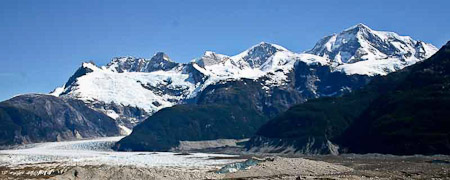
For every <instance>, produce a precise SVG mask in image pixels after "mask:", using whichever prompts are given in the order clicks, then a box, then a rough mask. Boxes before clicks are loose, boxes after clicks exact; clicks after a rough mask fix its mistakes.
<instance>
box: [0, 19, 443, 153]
mask: <svg viewBox="0 0 450 180" xmlns="http://www.w3.org/2000/svg"><path fill="white" fill-rule="evenodd" d="M436 51H437V48H435V47H434V46H433V45H431V44H428V43H425V42H422V41H416V40H413V39H412V38H410V37H408V36H400V35H398V34H396V33H393V32H384V31H375V30H372V29H371V28H369V27H367V26H366V25H363V24H358V25H355V26H353V27H350V28H348V29H346V30H344V31H343V32H340V33H338V34H334V35H331V36H327V37H324V38H323V39H321V40H320V41H319V42H318V43H317V44H316V45H315V46H314V47H313V49H311V50H309V51H305V52H303V53H295V52H292V51H289V50H288V49H286V48H284V47H282V46H280V45H276V44H271V43H266V42H262V43H259V44H257V45H255V46H252V47H251V48H249V49H247V50H245V51H243V52H241V53H239V54H237V55H234V56H227V55H223V54H218V53H215V52H211V51H206V52H205V53H204V55H203V56H201V57H199V58H197V59H194V60H192V61H190V62H188V63H177V62H175V61H173V60H171V59H170V58H169V56H168V55H166V54H165V53H163V52H158V53H156V54H155V55H154V56H153V57H152V58H150V59H145V58H136V57H117V58H113V59H112V61H111V62H110V63H108V64H106V65H104V66H97V65H95V64H94V63H93V62H85V63H82V65H81V67H79V68H78V70H76V71H75V73H74V74H73V75H72V76H71V77H70V78H69V80H68V81H67V82H66V83H65V84H64V85H63V86H61V87H58V88H56V89H55V90H54V91H53V92H51V93H50V94H51V95H52V96H53V97H49V96H45V95H39V96H40V98H44V99H45V98H51V99H54V98H56V99H59V100H61V101H72V100H73V101H76V102H82V104H83V105H85V106H86V107H87V108H88V109H89V110H87V111H89V112H90V111H91V110H93V111H95V112H99V113H100V114H104V115H106V116H107V118H106V119H108V118H109V119H113V120H114V121H113V122H114V123H115V126H116V129H119V130H118V131H111V132H112V133H113V134H129V133H130V132H131V129H133V128H134V129H133V132H132V134H131V135H130V136H128V137H127V138H125V139H124V140H122V141H121V142H119V143H118V144H117V145H116V149H120V150H149V149H151V150H168V149H170V148H172V147H174V146H177V144H178V143H179V141H180V140H209V139H217V138H235V139H237V138H248V137H251V136H253V135H254V133H256V132H257V131H258V128H259V127H260V126H262V125H263V124H264V123H266V122H267V121H268V120H269V119H271V118H274V117H277V116H278V115H279V114H280V113H282V112H284V111H286V110H287V109H289V108H290V107H292V106H293V105H296V104H301V103H304V102H307V101H309V100H311V99H316V98H319V97H330V96H341V95H343V94H347V93H351V92H353V91H355V90H358V89H360V88H362V87H364V86H365V85H367V84H368V83H369V82H370V80H371V79H373V78H374V77H378V76H385V75H387V74H389V73H392V72H395V71H398V70H401V69H403V68H405V67H407V66H410V65H413V64H415V63H417V62H420V61H422V60H424V59H426V58H428V57H430V56H431V55H433V54H434V53H435V52H436ZM36 96H37V95H36ZM16 98H21V96H18V97H16ZM16 108H21V107H16ZM89 112H87V113H88V114H90V113H89ZM80 113H81V114H84V112H80ZM49 115H50V116H51V117H53V116H54V114H49ZM1 120H2V121H3V119H1ZM15 125H16V126H19V127H20V126H23V124H21V123H16V124H15ZM92 126H93V128H94V127H95V128H100V127H98V126H97V125H92ZM183 127H189V128H183ZM175 129H177V133H173V132H174V130H175ZM77 132H79V130H78V129H73V128H72V130H71V131H70V133H71V134H72V135H73V137H77V136H76V134H77ZM21 133H22V134H24V133H26V132H21ZM169 134H170V135H169ZM103 135H105V134H101V133H100V134H98V136H103ZM83 137H84V136H83ZM63 139H64V138H63ZM48 140H50V141H53V140H54V139H48ZM30 142H33V141H30ZM161 142H164V143H161Z"/></svg>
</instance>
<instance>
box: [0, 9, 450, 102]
mask: <svg viewBox="0 0 450 180" xmlns="http://www.w3.org/2000/svg"><path fill="white" fill-rule="evenodd" d="M448 7H450V1H448V0H441V1H437V0H427V1H423V0H420V1H419V0H397V1H394V0H389V1H388V0H377V1H373V0H370V1H369V0H367V1H366V0H358V1H346V0H340V1H337V0H329V1H324V0H311V1H300V0H297V1H283V0H280V1H275V0H272V1H269V0H229V1H223V0H204V1H195V0H194V1H170V0H162V1H116V0H105V1H94V0H77V1H75V0H64V1H61V0H54V1H49V0H39V1H36V0H29V1H27V0H1V1H0V42H1V43H0V63H1V66H0V69H1V70H0V100H5V99H7V98H10V97H11V96H13V95H15V94H23V93H30V92H38V93H46V92H49V91H51V90H52V89H54V88H55V87H56V86H60V85H62V84H64V83H65V81H66V80H67V79H68V78H69V77H70V76H71V75H72V74H73V72H74V71H75V70H76V69H77V68H78V67H79V66H80V64H81V62H83V61H87V60H93V61H94V62H96V63H97V64H98V65H104V64H106V63H107V62H108V61H109V60H110V59H111V58H112V57H115V56H128V55H132V56H138V57H148V58H149V57H151V56H152V55H153V54H154V53H155V52H157V51H164V52H166V53H167V54H168V55H169V56H170V57H171V58H172V59H173V60H175V61H177V62H187V61H189V60H191V59H193V58H196V57H199V56H201V55H202V54H203V52H204V51H206V50H212V51H215V52H218V53H222V54H228V55H234V54H237V53H238V52H241V51H243V50H245V49H247V48H249V47H250V46H252V45H254V44H257V43H259V42H261V41H266V42H272V43H276V44H280V45H282V46H284V47H286V48H288V49H290V50H292V51H296V52H301V51H304V50H307V49H309V48H312V47H313V46H314V44H315V43H316V42H317V41H318V40H319V39H320V38H322V37H323V36H326V35H329V34H332V33H335V32H340V31H342V30H343V29H345V28H347V27H350V26H352V25H355V24H357V23H364V24H366V25H368V26H370V27H371V28H373V29H376V30H389V31H394V32H397V33H399V34H401V35H409V36H411V37H413V38H414V39H418V40H423V41H425V42H429V43H432V44H434V45H435V46H437V47H440V46H442V45H443V44H444V43H445V42H446V41H447V40H450V21H448V19H449V18H450V11H449V10H448Z"/></svg>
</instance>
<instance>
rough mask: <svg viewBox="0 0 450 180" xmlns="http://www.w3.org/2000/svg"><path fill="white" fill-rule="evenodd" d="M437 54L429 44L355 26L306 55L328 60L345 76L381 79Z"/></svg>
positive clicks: (362, 26)
mask: <svg viewBox="0 0 450 180" xmlns="http://www.w3.org/2000/svg"><path fill="white" fill-rule="evenodd" d="M436 51H437V48H436V47H434V46H433V45H431V44H427V43H424V42H421V41H416V40H413V39H412V38H411V37H409V36H400V35H398V34H397V33H394V32H386V31H376V30H373V29H371V28H369V27H368V26H366V25H364V24H361V23H360V24H357V25H355V26H352V27H350V28H347V29H346V30H344V31H343V32H341V33H338V34H333V35H331V36H326V37H324V38H323V39H321V40H320V41H319V42H318V43H317V44H316V45H315V46H314V48H313V49H311V50H310V51H307V53H311V54H315V55H318V56H322V57H324V58H328V59H330V61H331V62H333V63H336V64H337V65H342V66H341V67H338V68H337V70H342V71H344V72H346V73H347V74H366V75H378V74H381V75H384V74H387V73H389V72H392V71H396V70H398V69H401V68H403V67H405V66H408V65H411V64H414V63H416V62H417V61H421V60H424V59H426V58H428V57H430V56H431V55H433V54H434V53H435V52H436Z"/></svg>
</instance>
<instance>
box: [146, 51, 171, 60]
mask: <svg viewBox="0 0 450 180" xmlns="http://www.w3.org/2000/svg"><path fill="white" fill-rule="evenodd" d="M150 61H158V62H162V61H168V62H173V61H172V60H171V59H170V58H169V56H168V55H167V54H166V53H164V52H157V53H155V54H154V55H153V57H152V59H151V60H150Z"/></svg>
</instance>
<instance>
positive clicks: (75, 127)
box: [0, 94, 119, 145]
mask: <svg viewBox="0 0 450 180" xmlns="http://www.w3.org/2000/svg"><path fill="white" fill-rule="evenodd" d="M0 122H1V124H2V125H1V126H0V134H1V135H0V145H12V144H23V143H33V142H43V141H62V140H71V139H81V138H91V137H102V136H113V135H119V129H118V128H117V125H116V123H115V121H114V120H113V119H111V118H110V117H108V116H106V115H105V114H103V113H100V112H97V111H94V110H92V109H91V108H89V107H87V106H86V105H85V103H83V102H81V101H78V100H73V99H63V98H58V97H54V96H51V95H42V94H27V95H21V96H16V97H14V98H12V99H9V100H7V101H4V102H1V103H0Z"/></svg>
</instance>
